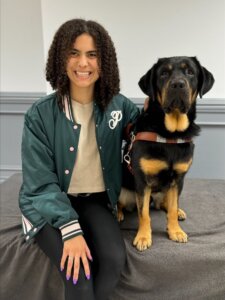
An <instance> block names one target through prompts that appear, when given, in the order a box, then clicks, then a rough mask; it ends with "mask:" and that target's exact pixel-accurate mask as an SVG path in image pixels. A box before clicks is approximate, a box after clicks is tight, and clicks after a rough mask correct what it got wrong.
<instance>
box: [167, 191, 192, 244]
mask: <svg viewBox="0 0 225 300" xmlns="http://www.w3.org/2000/svg"><path fill="white" fill-rule="evenodd" d="M165 202H166V203H165V204H166V207H167V231H168V235H169V238H170V239H171V240H173V241H176V242H180V243H186V242H187V239H188V237H187V234H186V233H185V232H184V231H183V230H182V229H181V227H180V225H179V223H178V190H177V187H176V186H173V187H171V188H170V189H169V190H168V192H167V193H166V196H165Z"/></svg>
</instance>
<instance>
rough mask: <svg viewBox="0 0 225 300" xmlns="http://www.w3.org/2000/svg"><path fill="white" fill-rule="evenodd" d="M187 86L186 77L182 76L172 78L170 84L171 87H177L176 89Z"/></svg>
mask: <svg viewBox="0 0 225 300" xmlns="http://www.w3.org/2000/svg"><path fill="white" fill-rule="evenodd" d="M185 87H186V82H185V81H184V79H181V78H180V79H173V80H171V82H170V85H169V88H170V89H176V90H179V89H183V88H185Z"/></svg>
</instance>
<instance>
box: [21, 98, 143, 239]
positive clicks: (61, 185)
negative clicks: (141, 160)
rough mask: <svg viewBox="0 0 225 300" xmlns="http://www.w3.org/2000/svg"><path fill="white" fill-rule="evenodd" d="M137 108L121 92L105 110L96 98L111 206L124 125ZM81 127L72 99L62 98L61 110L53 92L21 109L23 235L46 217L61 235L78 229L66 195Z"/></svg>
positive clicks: (115, 193)
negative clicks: (76, 119)
mask: <svg viewBox="0 0 225 300" xmlns="http://www.w3.org/2000/svg"><path fill="white" fill-rule="evenodd" d="M138 113H139V110H138V108H137V107H136V105H135V104H134V103H133V102H131V101H130V100H129V99H127V98H126V97H124V96H123V95H121V94H118V95H117V96H115V97H114V98H113V99H112V101H111V102H110V104H109V105H108V107H107V109H106V110H105V111H102V110H100V108H99V107H98V105H97V104H96V103H95V104H94V118H95V124H96V139H97V145H98V147H99V153H100V158H101V165H102V169H103V177H104V182H105V187H106V190H107V193H108V197H109V200H110V202H111V206H112V208H113V209H114V210H115V209H116V203H117V199H118V196H119V193H120V189H121V175H122V174H121V146H122V140H123V134H124V129H125V128H126V126H127V125H128V124H129V123H132V122H133V121H134V120H135V119H136V117H137V116H138ZM80 129H81V125H79V124H77V123H76V122H75V121H74V119H73V116H72V109H71V103H70V102H69V101H68V100H67V99H65V107H64V110H61V109H60V108H59V106H58V103H57V98H56V93H54V94H51V95H48V96H46V97H44V98H42V99H40V100H38V101H37V102H35V103H34V104H33V105H32V106H31V108H30V109H29V110H28V111H27V113H26V114H25V120H24V129H23V136H22V169H23V183H22V186H21V189H20V194H19V206H20V209H21V212H22V224H23V231H24V234H25V238H26V240H29V239H30V238H32V237H33V236H34V235H35V234H36V233H37V232H38V231H39V230H40V229H41V228H42V227H43V226H44V225H45V224H46V223H49V224H50V225H51V226H53V227H55V228H59V229H60V230H61V233H62V239H63V240H67V239H69V238H72V237H74V236H76V235H79V234H82V230H81V228H80V225H79V222H78V215H77V213H76V212H75V210H74V209H73V208H72V207H71V204H70V200H69V198H68V197H67V191H68V188H69V184H70V180H71V175H72V172H73V168H74V164H75V159H76V154H77V147H78V141H79V134H80Z"/></svg>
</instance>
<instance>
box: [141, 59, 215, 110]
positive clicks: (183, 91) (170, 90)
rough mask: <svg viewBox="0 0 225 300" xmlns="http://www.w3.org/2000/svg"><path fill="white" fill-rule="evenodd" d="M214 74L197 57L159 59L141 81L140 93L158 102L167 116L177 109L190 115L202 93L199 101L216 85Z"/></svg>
mask: <svg viewBox="0 0 225 300" xmlns="http://www.w3.org/2000/svg"><path fill="white" fill-rule="evenodd" d="M213 83H214V78H213V75H212V74H211V73H210V72H209V71H208V70H207V69H206V68H204V67H203V66H201V64H200V63H199V61H198V60H197V58H196V57H187V56H177V57H168V58H160V59H159V60H158V62H157V63H156V64H155V65H154V66H153V67H152V68H151V69H150V70H149V71H148V72H147V73H146V74H145V75H144V76H143V77H142V78H141V79H140V81H139V86H140V88H141V90H142V91H143V92H144V93H145V94H146V95H148V96H150V99H152V100H153V101H154V100H156V99H157V100H158V101H159V103H160V105H161V106H162V109H163V111H164V112H165V113H171V112H173V111H174V110H177V111H179V112H180V113H182V114H187V112H188V111H189V109H190V107H191V105H192V103H193V102H194V101H195V100H196V98H197V95H198V94H199V96H200V98H202V96H203V95H204V94H206V93H207V92H208V91H209V90H210V89H211V87H212V86H213Z"/></svg>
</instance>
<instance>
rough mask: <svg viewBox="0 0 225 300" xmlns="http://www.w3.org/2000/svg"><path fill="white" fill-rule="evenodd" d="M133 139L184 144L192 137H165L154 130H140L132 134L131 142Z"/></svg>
mask: <svg viewBox="0 0 225 300" xmlns="http://www.w3.org/2000/svg"><path fill="white" fill-rule="evenodd" d="M135 141H149V142H157V143H165V144H184V143H190V142H191V141H192V139H188V138H187V139H166V138H164V137H162V136H160V135H158V134H157V133H156V132H151V131H150V132H149V131H142V132H138V133H137V134H136V135H134V138H133V142H135Z"/></svg>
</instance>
